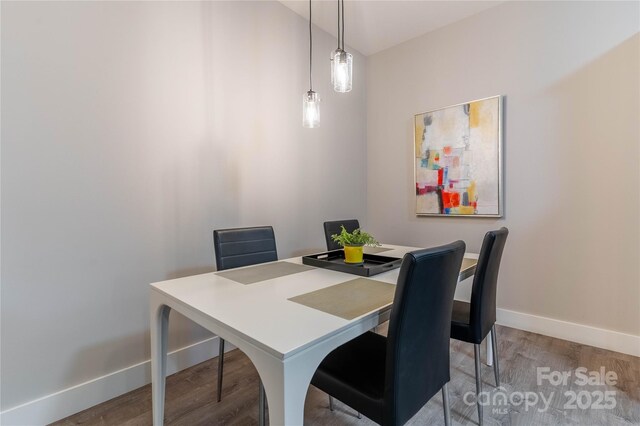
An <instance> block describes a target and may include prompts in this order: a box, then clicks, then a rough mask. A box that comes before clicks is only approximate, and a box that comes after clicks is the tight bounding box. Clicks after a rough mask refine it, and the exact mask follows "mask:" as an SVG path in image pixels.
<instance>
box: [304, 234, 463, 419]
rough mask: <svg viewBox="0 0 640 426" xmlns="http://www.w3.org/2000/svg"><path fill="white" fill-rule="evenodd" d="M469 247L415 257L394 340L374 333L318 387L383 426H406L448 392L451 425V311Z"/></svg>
mask: <svg viewBox="0 0 640 426" xmlns="http://www.w3.org/2000/svg"><path fill="white" fill-rule="evenodd" d="M464 250H465V244H464V242H462V241H457V242H454V243H451V244H448V245H445V246H442V247H436V248H431V249H425V250H418V251H414V252H411V253H407V254H406V255H405V256H404V259H403V260H402V266H401V269H400V272H399V276H398V283H397V287H396V290H395V299H394V302H393V307H392V309H391V318H390V321H389V331H388V334H387V337H384V336H381V335H379V334H376V333H372V332H367V333H365V334H363V335H361V336H359V337H357V338H356V339H354V340H351V341H349V342H347V343H345V344H344V345H342V346H340V347H338V348H337V349H335V350H334V351H333V352H331V353H330V354H329V355H327V357H326V358H325V359H324V360H323V361H322V363H321V364H320V366H319V367H318V370H317V371H316V373H315V374H314V376H313V378H312V380H311V383H312V384H313V385H314V386H316V387H318V388H319V389H321V390H323V391H324V392H326V393H328V394H329V395H333V396H334V397H336V398H337V399H339V400H341V401H342V402H344V403H345V404H347V405H349V406H351V407H352V408H354V409H355V410H358V411H359V412H361V413H363V414H364V415H365V416H367V417H369V418H370V419H371V420H373V421H375V422H376V423H378V424H381V425H403V424H404V423H406V422H407V421H408V420H409V419H410V418H411V417H413V416H414V415H415V414H416V413H417V412H418V411H419V410H420V409H421V408H422V407H423V406H424V404H426V403H427V401H429V400H430V399H431V398H432V397H433V396H434V395H435V394H436V393H437V392H438V391H440V390H442V395H443V401H444V413H445V415H444V417H445V423H446V424H447V425H448V424H449V423H450V414H449V397H448V392H447V383H448V382H449V335H450V332H451V309H452V306H453V295H454V293H455V288H456V283H457V280H458V274H459V273H460V266H461V263H462V257H463V256H464Z"/></svg>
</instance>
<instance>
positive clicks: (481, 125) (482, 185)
mask: <svg viewBox="0 0 640 426" xmlns="http://www.w3.org/2000/svg"><path fill="white" fill-rule="evenodd" d="M414 128H415V140H414V149H415V155H414V160H415V184H416V188H415V190H416V214H417V215H418V216H450V217H451V216H455V217H501V216H502V207H503V205H502V204H503V203H502V186H503V185H502V96H494V97H491V98H485V99H479V100H476V101H471V102H465V103H462V104H459V105H454V106H450V107H447V108H442V109H438V110H435V111H429V112H425V113H422V114H416V116H415V120H414Z"/></svg>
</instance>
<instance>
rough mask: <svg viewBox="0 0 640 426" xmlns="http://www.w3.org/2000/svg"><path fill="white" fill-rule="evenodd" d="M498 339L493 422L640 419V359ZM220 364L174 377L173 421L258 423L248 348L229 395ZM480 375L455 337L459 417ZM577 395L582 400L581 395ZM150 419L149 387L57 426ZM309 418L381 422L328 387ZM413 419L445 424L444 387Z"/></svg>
mask: <svg viewBox="0 0 640 426" xmlns="http://www.w3.org/2000/svg"><path fill="white" fill-rule="evenodd" d="M381 332H382V333H384V332H385V330H382V331H381ZM498 341H499V348H498V351H499V353H500V378H501V382H502V383H501V384H502V388H498V389H496V387H495V381H494V380H495V379H494V377H493V370H492V368H491V367H488V366H486V365H484V364H483V367H482V381H483V390H484V391H486V392H488V395H489V396H490V399H491V400H492V401H494V400H495V401H494V402H495V403H494V404H490V405H488V406H485V407H484V424H485V425H496V424H499V425H564V424H580V425H640V358H637V357H633V356H630V355H624V354H621V353H617V352H611V351H606V350H603V349H598V348H594V347H591V346H584V345H580V344H577V343H572V342H568V341H565V340H559V339H554V338H551V337H547V336H542V335H539V334H533V333H528V332H525V331H520V330H516V329H512V328H508V327H500V326H498ZM484 353H485V352H484V351H483V354H484ZM216 367H217V359H215V358H214V359H211V360H209V361H206V362H203V363H202V364H198V365H196V366H194V367H191V368H189V369H187V370H184V371H181V372H179V373H176V374H174V375H172V376H170V377H168V378H167V387H166V393H167V402H166V405H165V424H166V425H185V426H187V425H188V426H192V425H228V426H232V425H233V426H236V425H237V426H240V425H255V424H257V423H258V415H257V410H258V374H257V372H256V370H255V369H254V367H253V365H252V364H251V362H250V361H249V359H248V358H247V357H246V356H245V355H244V354H243V353H242V352H240V351H239V350H235V351H232V352H229V353H228V354H227V356H226V357H225V375H224V389H223V398H222V401H221V402H219V403H217V402H216V395H215V392H216V388H215V386H216V372H217V370H216ZM537 367H548V368H549V372H554V371H557V372H570V374H571V376H570V377H569V378H568V379H567V383H566V384H565V385H559V386H553V385H552V384H550V383H549V381H548V380H543V381H542V383H540V384H538V372H537ZM579 367H584V368H586V370H587V371H599V370H600V369H601V367H604V369H605V371H612V372H615V374H616V375H617V384H615V385H613V384H609V385H595V384H591V385H581V376H582V375H581V373H582V371H581V370H580V371H578V373H577V374H576V369H577V368H579ZM474 377H475V376H474V361H473V345H470V344H466V343H462V342H457V341H453V340H452V341H451V382H450V384H449V399H450V401H451V414H452V420H453V423H454V424H477V411H476V407H475V403H474V402H471V403H470V404H467V403H465V394H467V392H471V394H469V395H467V401H469V399H470V398H471V397H472V396H473V395H475V378H474ZM605 391H610V392H613V393H612V394H611V395H609V396H608V397H606V398H609V399H611V397H612V398H613V401H615V407H613V408H602V409H596V408H580V407H591V406H592V404H594V403H597V402H599V403H601V405H603V406H605V407H607V406H609V405H613V402H612V401H609V403H608V404H607V399H601V397H602V398H604V396H603V395H604V392H605ZM567 392H568V394H565V393H567ZM573 394H575V395H576V396H577V398H576V399H575V400H573V401H572V399H574V398H573V397H572V395H573ZM501 395H504V396H505V397H506V399H507V402H506V403H505V404H501V402H502V400H501V399H500V396H501ZM534 395H535V396H534ZM536 398H537V399H536ZM542 398H544V399H542ZM526 401H528V403H526ZM547 403H548V406H547ZM567 404H569V405H567ZM572 404H575V408H572V406H571V405H572ZM545 407H546V408H545ZM150 424H151V386H150V385H147V386H144V387H142V388H140V389H137V390H134V391H132V392H129V393H127V394H125V395H122V396H120V397H118V398H115V399H112V400H110V401H107V402H105V403H103V404H100V405H97V406H95V407H92V408H90V409H88V410H85V411H82V412H80V413H77V414H75V415H73V416H70V417H67V418H66V419H63V420H60V421H59V422H56V423H54V425H57V426H69V425H132V426H133V425H150ZM305 424H306V425H328V426H334V425H335V426H337V425H359V426H360V425H362V426H364V425H367V426H368V425H373V424H374V423H373V422H371V421H370V420H368V419H367V418H365V417H363V418H362V419H361V420H359V419H358V418H357V417H356V413H355V412H354V410H352V409H351V408H349V407H348V406H346V405H344V404H342V403H341V402H339V401H336V404H335V411H334V412H331V411H329V409H328V398H327V396H326V394H324V393H323V392H321V391H319V390H317V389H315V388H314V387H312V386H311V387H310V388H309V390H308V393H307V399H306V404H305ZM407 424H408V425H412V426H418V425H427V424H428V425H431V424H433V425H440V424H444V418H443V414H442V398H441V394H440V393H438V395H436V396H435V397H434V398H433V399H432V400H431V401H429V402H428V403H427V404H426V405H425V406H424V407H423V408H422V410H420V412H418V413H417V414H416V415H415V416H414V418H413V419H411V421H409V423H407Z"/></svg>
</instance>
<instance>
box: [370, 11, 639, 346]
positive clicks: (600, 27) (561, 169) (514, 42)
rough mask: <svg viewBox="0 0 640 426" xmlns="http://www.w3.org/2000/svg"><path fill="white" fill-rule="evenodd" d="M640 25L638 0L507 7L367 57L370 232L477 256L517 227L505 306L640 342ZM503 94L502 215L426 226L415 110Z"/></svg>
mask: <svg viewBox="0 0 640 426" xmlns="http://www.w3.org/2000/svg"><path fill="white" fill-rule="evenodd" d="M639 29H640V10H639V4H638V3H637V2H626V3H614V2H509V3H505V4H503V5H500V6H498V7H496V8H492V9H489V10H487V11H485V12H482V13H480V14H478V15H475V16H473V17H470V18H468V19H465V20H464V21H460V22H458V23H455V24H452V25H450V26H447V27H445V28H442V29H440V30H437V31H434V32H432V33H429V34H426V35H424V36H421V37H418V38H416V39H413V40H410V41H408V42H406V43H404V44H402V45H399V46H396V47H394V48H391V49H389V50H386V51H383V52H381V53H379V54H376V55H373V56H370V57H368V68H367V73H368V80H367V97H368V100H367V107H368V114H367V129H368V146H367V165H368V179H367V182H368V183H367V184H368V198H367V212H368V220H369V228H370V230H371V231H372V232H373V233H374V234H375V235H376V236H378V237H379V238H380V239H381V240H382V241H390V242H396V243H404V244H414V245H417V246H430V245H436V244H441V243H445V242H449V241H451V240H454V239H458V238H460V239H463V240H465V241H466V242H467V246H468V248H469V249H471V250H473V251H478V250H479V249H480V245H481V242H482V237H483V236H484V233H485V232H486V231H488V230H490V229H496V228H499V227H501V226H507V227H508V228H509V229H510V235H509V239H508V241H507V247H506V251H505V254H504V258H503V262H502V267H501V274H500V281H499V292H498V306H499V307H500V308H502V309H507V310H512V311H516V312H520V313H528V314H533V315H535V316H538V317H546V318H551V319H556V320H561V321H566V322H571V323H577V324H580V325H584V326H589V327H596V328H602V329H606V330H612V331H617V332H621V333H626V334H630V335H635V336H639V335H640V266H639V261H638V260H639V259H640V229H639V224H640V220H639V219H638V218H639V217H640V196H639V195H640V194H639V190H638V185H639V184H640V175H639V173H640V153H639V147H640V125H639V121H638V118H639V117H640V105H639V103H640V83H639V80H640V78H639V76H640V66H639V63H640V38H639V36H638V31H639ZM493 95H505V109H504V117H505V124H504V130H505V132H504V133H505V140H504V153H505V156H504V167H505V180H504V182H505V198H504V200H505V216H504V218H503V219H498V220H494V219H469V218H467V219H462V218H432V217H416V216H415V215H414V211H415V209H414V203H415V201H414V193H415V189H414V188H415V184H414V183H413V161H412V158H413V147H412V143H413V128H412V123H413V116H414V114H417V113H421V112H424V111H429V110H433V109H438V108H441V107H445V106H448V105H453V104H458V103H461V102H465V101H471V100H474V99H479V98H484V97H488V96H493ZM552 323H553V322H552ZM553 324H559V325H561V323H558V322H555V323H553ZM592 331H593V330H592ZM594 332H595V331H594ZM623 337H624V336H623ZM635 339H636V340H635V346H636V347H635V352H636V353H638V352H640V351H639V348H638V342H639V341H640V340H638V338H637V337H636V338H635ZM632 342H633V340H632ZM596 343H600V344H603V343H604V342H594V344H596Z"/></svg>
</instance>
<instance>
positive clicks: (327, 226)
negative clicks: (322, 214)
mask: <svg viewBox="0 0 640 426" xmlns="http://www.w3.org/2000/svg"><path fill="white" fill-rule="evenodd" d="M341 226H344V229H346V230H347V232H353V231H355V230H356V229H359V228H360V223H359V222H358V219H347V220H333V221H331V222H325V223H324V238H325V240H327V250H338V249H340V247H341V246H340V244H338V243H336V242H335V241H333V240H332V239H331V236H332V235H334V234H339V233H340V231H341Z"/></svg>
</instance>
